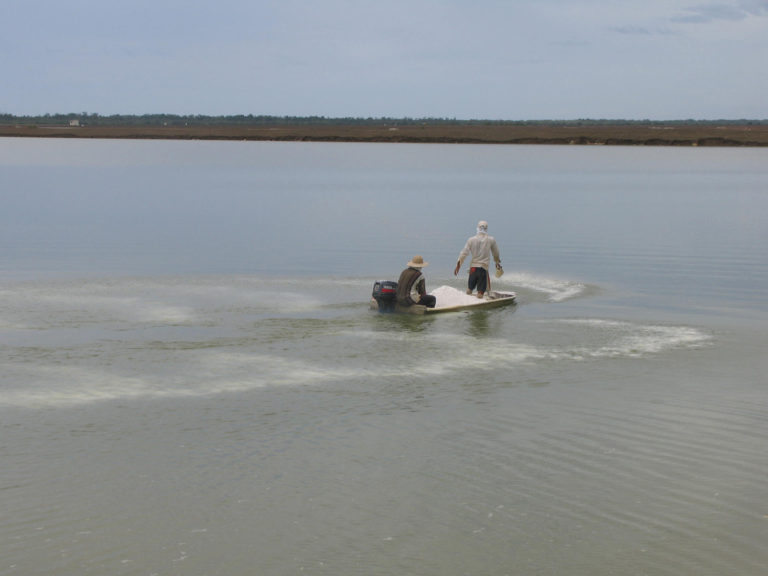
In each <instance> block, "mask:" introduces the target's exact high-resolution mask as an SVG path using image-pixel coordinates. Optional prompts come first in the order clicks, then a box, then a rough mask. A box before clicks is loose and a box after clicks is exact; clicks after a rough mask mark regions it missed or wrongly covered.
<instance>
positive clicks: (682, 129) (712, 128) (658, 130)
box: [0, 124, 768, 146]
mask: <svg viewBox="0 0 768 576" xmlns="http://www.w3.org/2000/svg"><path fill="white" fill-rule="evenodd" d="M0 137H37V138H104V139H111V138H127V139H167V140H256V141H259V140H261V141H307V142H411V143H457V144H577V145H579V144H580V145H624V146H633V145H634V146H768V125H731V124H728V125H722V126H719V125H700V124H686V125H675V126H670V125H666V124H663V125H658V126H653V125H642V126H638V125H621V124H617V125H599V126H572V125H534V126H523V125H499V124H490V125H460V124H457V125H408V126H392V125H389V126H388V125H369V126H357V125H301V126H298V125H297V126H285V125H280V126H265V125H259V126H247V125H239V126H20V125H3V126H0Z"/></svg>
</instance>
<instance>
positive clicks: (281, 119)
mask: <svg viewBox="0 0 768 576" xmlns="http://www.w3.org/2000/svg"><path fill="white" fill-rule="evenodd" d="M73 121H77V122H78V123H79V124H80V125H89V126H380V125H382V124H384V125H389V126H418V125H429V126H541V127H547V126H571V127H578V126H638V127H640V126H651V125H653V126H702V127H703V126H714V125H717V126H728V125H733V126H736V125H738V126H768V119H763V120H756V119H734V120H695V119H687V120H621V119H618V120H617V119H576V120H457V119H455V118H388V117H381V118H353V117H346V118H329V117H325V116H254V115H253V114H237V115H231V116H207V115H202V114H196V115H180V114H141V115H132V114H113V115H109V116H104V115H100V114H95V113H88V112H81V113H79V114H78V113H72V112H70V113H67V114H58V113H57V114H43V115H37V116H16V115H14V114H0V124H6V125H9V124H10V125H20V126H30V125H35V126H57V125H58V126H60V125H68V124H69V123H70V122H73Z"/></svg>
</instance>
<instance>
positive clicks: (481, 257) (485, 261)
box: [459, 232, 501, 270]
mask: <svg viewBox="0 0 768 576" xmlns="http://www.w3.org/2000/svg"><path fill="white" fill-rule="evenodd" d="M469 254H472V260H471V261H470V263H469V267H470V268H485V269H486V270H488V269H490V265H491V255H493V260H494V261H495V262H496V263H497V264H498V263H500V262H501V258H500V257H499V247H498V246H497V245H496V240H495V239H494V238H493V236H488V234H486V233H484V232H480V233H478V234H475V235H474V236H472V237H471V238H470V239H469V240H467V243H466V244H465V245H464V249H463V250H462V251H461V252H460V253H459V265H461V264H462V263H463V262H464V259H465V258H466V257H467V256H468V255H469Z"/></svg>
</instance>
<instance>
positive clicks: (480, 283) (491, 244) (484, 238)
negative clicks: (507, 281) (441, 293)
mask: <svg viewBox="0 0 768 576" xmlns="http://www.w3.org/2000/svg"><path fill="white" fill-rule="evenodd" d="M469 254H472V260H471V261H470V263H469V281H468V282H467V294H472V291H473V290H474V289H475V288H477V297H478V298H482V297H483V296H484V295H485V292H486V290H488V286H489V284H490V278H489V276H488V268H489V267H490V265H491V255H493V259H494V261H495V262H496V270H498V271H499V272H501V271H502V268H501V259H500V258H499V247H498V246H497V245H496V240H495V239H494V238H493V236H488V222H486V221H485V220H480V222H478V223H477V234H475V235H474V236H472V237H471V238H470V239H469V240H467V243H466V244H465V245H464V249H463V250H462V251H461V252H460V253H459V261H458V262H457V263H456V269H455V270H454V271H453V275H454V276H457V275H458V274H459V268H461V264H462V262H464V259H465V258H466V257H467V256H468V255H469ZM497 274H498V275H499V276H501V274H500V273H497Z"/></svg>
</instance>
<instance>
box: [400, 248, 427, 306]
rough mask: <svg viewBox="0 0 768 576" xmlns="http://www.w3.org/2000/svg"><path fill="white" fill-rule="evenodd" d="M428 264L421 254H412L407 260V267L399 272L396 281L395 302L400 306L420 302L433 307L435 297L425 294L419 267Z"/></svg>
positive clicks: (425, 289)
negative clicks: (408, 260)
mask: <svg viewBox="0 0 768 576" xmlns="http://www.w3.org/2000/svg"><path fill="white" fill-rule="evenodd" d="M427 264H429V262H424V258H422V257H421V256H414V257H413V258H412V259H411V260H410V262H408V268H406V269H405V270H403V272H402V274H400V279H399V280H398V281H397V303H398V304H399V305H400V306H413V305H414V304H420V305H422V306H426V307H427V308H434V307H435V303H436V302H437V298H435V297H434V296H432V295H430V294H427V283H426V281H425V280H424V275H423V274H422V273H421V269H422V268H424V266H426V265H427Z"/></svg>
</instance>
